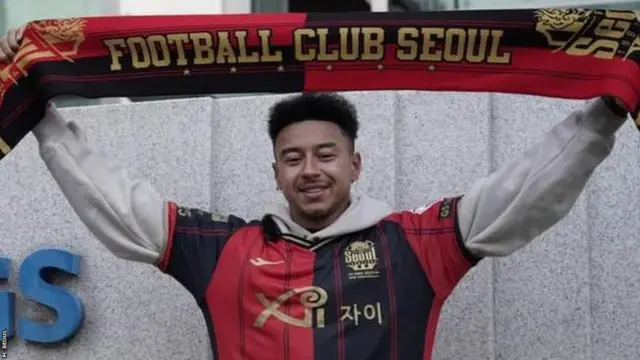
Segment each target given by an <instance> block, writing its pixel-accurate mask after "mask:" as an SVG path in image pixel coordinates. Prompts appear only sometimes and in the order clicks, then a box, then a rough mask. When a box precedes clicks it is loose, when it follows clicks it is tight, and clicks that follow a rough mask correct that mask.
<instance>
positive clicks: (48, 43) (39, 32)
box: [0, 18, 87, 103]
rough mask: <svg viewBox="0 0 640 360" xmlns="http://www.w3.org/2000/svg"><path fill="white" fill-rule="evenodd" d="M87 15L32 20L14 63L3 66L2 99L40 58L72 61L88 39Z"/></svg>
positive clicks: (0, 93)
mask: <svg viewBox="0 0 640 360" xmlns="http://www.w3.org/2000/svg"><path fill="white" fill-rule="evenodd" d="M86 25H87V20H86V19H81V18H70V19H59V20H41V21H34V22H31V23H29V25H28V26H27V29H26V30H25V34H26V35H25V37H24V40H23V41H22V44H21V45H20V50H19V51H18V53H17V54H16V57H15V59H14V60H13V63H11V64H9V65H8V66H7V67H5V68H3V69H1V70H0V103H1V102H2V96H3V95H4V93H5V92H6V91H7V89H8V88H9V86H11V85H12V84H16V83H17V82H18V79H19V78H20V77H22V76H24V77H26V76H28V72H27V71H28V70H29V68H30V67H31V66H32V65H33V64H35V63H36V62H37V61H41V60H45V59H46V60H55V59H56V58H58V59H64V60H67V61H69V62H73V59H72V58H73V56H75V55H77V54H78V49H79V47H80V45H81V44H82V43H83V42H84V41H85V34H84V30H85V27H86Z"/></svg>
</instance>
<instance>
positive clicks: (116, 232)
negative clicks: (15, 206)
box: [33, 106, 170, 264]
mask: <svg viewBox="0 0 640 360" xmlns="http://www.w3.org/2000/svg"><path fill="white" fill-rule="evenodd" d="M33 133H34V135H35V136H36V139H37V140H38V143H39V151H40V156H41V158H42V159H43V160H44V162H45V164H46V166H47V168H48V169H49V171H50V172H51V174H52V176H53V178H54V179H55V181H56V182H57V184H58V185H59V186H60V189H61V190H62V192H63V194H64V196H65V197H66V198H67V199H68V201H69V203H70V204H71V206H72V207H73V209H74V211H75V212H76V214H77V215H78V216H79V217H80V219H81V220H82V222H83V223H84V224H85V225H86V226H87V227H88V228H89V230H90V231H91V232H92V233H93V234H94V235H95V236H96V237H97V238H98V240H99V241H100V242H101V243H102V244H103V245H104V246H105V247H106V248H107V249H108V250H109V251H111V252H112V253H113V254H114V255H116V256H117V257H119V258H122V259H127V260H133V261H139V262H144V263H148V264H156V263H157V262H158V261H160V260H162V259H161V257H162V254H163V253H164V251H165V248H166V246H167V243H168V237H169V235H170V234H169V229H168V227H169V226H168V225H169V224H168V219H169V214H168V211H169V208H170V204H169V203H167V202H165V201H163V200H162V198H161V197H160V196H159V194H158V193H157V192H156V191H155V190H154V189H153V187H152V186H151V185H150V184H149V183H148V182H146V181H143V180H135V179H131V178H130V177H129V175H128V174H127V171H126V170H125V168H124V167H123V166H121V165H120V164H118V163H117V162H115V161H113V160H112V159H111V158H109V157H108V156H105V155H104V154H102V153H100V152H99V151H98V150H96V149H95V148H93V147H92V146H90V145H89V144H88V142H87V141H86V138H85V137H84V135H83V134H82V132H81V130H80V129H79V128H78V126H77V125H76V124H75V123H66V122H65V120H64V119H63V118H62V117H61V116H60V114H59V113H58V111H57V110H56V109H55V107H53V106H50V107H49V108H48V110H47V113H46V115H45V118H44V119H43V120H42V121H41V122H40V123H39V124H38V126H37V127H36V128H35V129H34V130H33Z"/></svg>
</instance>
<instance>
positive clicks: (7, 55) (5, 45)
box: [0, 36, 14, 62]
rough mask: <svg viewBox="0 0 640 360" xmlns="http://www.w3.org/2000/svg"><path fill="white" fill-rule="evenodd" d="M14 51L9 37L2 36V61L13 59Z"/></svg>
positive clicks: (0, 49)
mask: <svg viewBox="0 0 640 360" xmlns="http://www.w3.org/2000/svg"><path fill="white" fill-rule="evenodd" d="M13 55H14V54H13V52H12V51H11V47H10V46H9V41H8V40H7V37H6V36H4V37H0V62H9V61H11V59H13Z"/></svg>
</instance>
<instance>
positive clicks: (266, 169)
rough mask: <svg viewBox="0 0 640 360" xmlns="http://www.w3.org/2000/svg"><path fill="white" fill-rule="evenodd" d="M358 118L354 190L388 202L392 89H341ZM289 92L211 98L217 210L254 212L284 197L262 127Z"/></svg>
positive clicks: (391, 172)
mask: <svg viewBox="0 0 640 360" xmlns="http://www.w3.org/2000/svg"><path fill="white" fill-rule="evenodd" d="M345 95H346V96H347V98H348V99H349V100H351V101H353V103H354V104H355V106H356V107H357V110H358V115H359V120H360V128H361V130H360V132H359V135H358V140H357V141H356V148H357V150H358V151H360V153H361V156H362V158H363V172H362V175H361V178H360V181H358V182H357V184H356V192H359V193H367V194H369V195H371V196H374V197H377V198H378V199H380V200H383V201H387V202H388V203H389V204H393V200H394V184H395V182H394V178H395V163H394V156H393V154H394V146H393V141H394V138H393V135H392V134H393V122H394V118H393V112H394V99H395V96H394V94H393V93H383V92H371V93H346V94H345ZM287 96H290V95H270V96H261V97H253V98H249V97H238V98H226V99H219V100H216V104H215V107H214V109H215V110H214V111H215V116H214V130H213V149H212V153H213V155H212V158H213V162H212V166H213V170H212V174H213V186H212V188H213V193H212V201H211V202H212V204H213V206H214V208H215V210H216V211H219V212H223V213H233V214H237V215H239V216H241V217H245V218H251V219H253V218H259V217H261V216H262V214H263V211H264V209H265V208H266V207H267V206H268V205H269V204H271V203H272V202H274V201H276V200H280V199H283V198H282V195H281V194H280V193H279V192H278V191H276V183H275V180H274V178H273V170H272V167H271V166H272V164H273V149H272V144H271V139H270V138H269V134H268V132H267V117H268V113H269V108H270V107H271V106H272V105H274V104H275V103H276V102H277V101H278V100H281V99H284V98H286V97H287Z"/></svg>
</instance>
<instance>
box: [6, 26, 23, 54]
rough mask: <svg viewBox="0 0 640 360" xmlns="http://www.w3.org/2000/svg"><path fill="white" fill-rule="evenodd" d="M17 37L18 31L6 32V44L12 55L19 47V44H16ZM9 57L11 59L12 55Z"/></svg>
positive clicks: (10, 30)
mask: <svg viewBox="0 0 640 360" xmlns="http://www.w3.org/2000/svg"><path fill="white" fill-rule="evenodd" d="M17 35H18V30H16V29H9V32H7V43H8V44H9V48H10V49H11V51H12V52H13V53H14V55H15V53H16V52H18V48H19V47H20V44H18V39H17ZM11 57H12V58H13V55H12V56H11Z"/></svg>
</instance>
